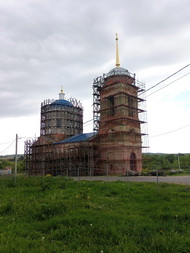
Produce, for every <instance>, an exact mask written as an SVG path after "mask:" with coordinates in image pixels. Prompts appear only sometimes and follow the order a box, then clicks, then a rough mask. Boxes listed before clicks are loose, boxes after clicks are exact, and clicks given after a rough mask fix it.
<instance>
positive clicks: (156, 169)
mask: <svg viewBox="0 0 190 253" xmlns="http://www.w3.org/2000/svg"><path fill="white" fill-rule="evenodd" d="M156 182H157V184H158V168H157V167H156Z"/></svg>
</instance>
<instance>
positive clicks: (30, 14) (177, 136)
mask: <svg viewBox="0 0 190 253" xmlns="http://www.w3.org/2000/svg"><path fill="white" fill-rule="evenodd" d="M0 32H1V34H0V130H1V131H0V155H6V154H12V153H14V152H15V151H14V150H15V143H14V139H15V135H16V133H17V134H18V135H19V137H20V138H21V137H22V138H21V139H19V150H18V152H19V153H23V152H24V144H23V142H24V140H25V137H35V136H39V132H40V104H41V102H43V100H44V99H49V98H50V99H52V98H54V99H56V98H58V93H59V91H60V87H61V86H62V85H63V87H64V91H65V94H66V97H67V98H69V97H71V96H72V97H75V98H77V99H78V100H80V101H81V102H82V104H83V107H84V122H85V121H88V120H90V119H92V84H93V80H94V78H96V77H97V76H100V75H102V74H103V73H107V72H109V71H110V70H111V69H112V68H113V67H114V66H115V33H116V32H117V33H118V35H119V52H120V62H121V66H122V67H124V68H126V69H128V70H129V71H130V72H132V73H136V76H137V78H138V79H139V80H140V81H142V82H144V83H145V85H146V89H149V88H150V87H152V86H153V85H155V84H157V83H158V82H160V81H161V80H163V79H164V78H166V77H168V76H169V75H171V74H173V73H174V72H176V71H178V70H179V69H181V68H183V67H184V66H186V65H188V64H189V63H190V57H189V56H190V5H189V0H160V1H157V0H152V1H148V0H141V1H139V0H138V1H137V0H131V1H130V0H117V1H115V0H101V1H99V0H97V1H90V0H76V1H70V0H56V1H55V0H40V1H39V0H6V1H4V0H0ZM189 72H190V66H189V67H187V68H185V69H184V70H183V71H180V72H179V73H178V74H177V75H175V76H174V77H173V78H170V79H168V80H167V81H165V82H163V83H162V84H160V85H159V86H157V87H156V88H155V89H152V90H150V91H148V92H147V94H146V95H147V119H148V134H149V146H150V149H149V152H166V153H179V152H180V153H190V145H189V141H190V75H188V73H189ZM184 75H186V76H184ZM183 76H184V77H183ZM181 77H183V78H181ZM178 78H181V79H180V80H178V81H175V80H176V79H178ZM173 81H175V82H174V83H172V84H170V83H171V82H173ZM169 84H170V85H169ZM165 85H168V86H167V87H166V88H163V87H164V86H165ZM160 88H163V89H162V90H160V91H157V92H155V91H156V90H158V89H160ZM153 92H155V93H154V94H152V93H153ZM84 131H85V132H91V131H92V124H91V125H88V124H87V126H86V127H85V128H84ZM11 143H12V145H11Z"/></svg>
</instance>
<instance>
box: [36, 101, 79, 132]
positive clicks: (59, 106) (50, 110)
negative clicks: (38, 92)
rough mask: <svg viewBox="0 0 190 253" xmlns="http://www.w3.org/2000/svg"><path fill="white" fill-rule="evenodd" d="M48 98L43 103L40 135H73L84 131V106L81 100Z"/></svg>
mask: <svg viewBox="0 0 190 253" xmlns="http://www.w3.org/2000/svg"><path fill="white" fill-rule="evenodd" d="M60 101H61V100H50V99H46V100H44V102H42V103H41V129H40V135H41V136H42V135H48V134H65V135H66V136H68V137H69V136H73V135H76V134H80V133H82V132H83V108H82V104H81V102H80V101H77V100H76V99H74V98H70V99H69V100H68V101H67V100H63V102H62V103H61V102H60Z"/></svg>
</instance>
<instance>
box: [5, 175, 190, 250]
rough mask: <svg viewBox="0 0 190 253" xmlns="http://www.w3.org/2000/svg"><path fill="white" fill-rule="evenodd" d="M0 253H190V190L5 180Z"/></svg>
mask: <svg viewBox="0 0 190 253" xmlns="http://www.w3.org/2000/svg"><path fill="white" fill-rule="evenodd" d="M0 190H1V201H0V253H34V252H35V253H42V252H43V253H45V252H48V253H49V252H50V253H62V252H67V253H71V252H72V253H79V252H80V253H128V252H129V253H133V252H134V253H135V252H139V253H141V252H146V253H147V252H148V253H149V252H150V253H154V252H162V253H165V252H166V253H174V252H179V253H186V252H190V187H189V186H180V185H170V184H160V185H159V186H158V185H156V184H151V183H129V184H128V183H123V182H112V183H107V182H84V181H72V180H67V179H65V178H59V177H57V178H53V177H49V178H48V177H46V178H40V177H36V178H34V177H30V178H27V177H19V178H18V179H17V183H16V186H15V185H14V181H13V179H12V178H0Z"/></svg>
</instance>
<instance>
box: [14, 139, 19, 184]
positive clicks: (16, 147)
mask: <svg viewBox="0 0 190 253" xmlns="http://www.w3.org/2000/svg"><path fill="white" fill-rule="evenodd" d="M17 150H18V134H16V144H15V175H14V181H15V183H16V176H17Z"/></svg>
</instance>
